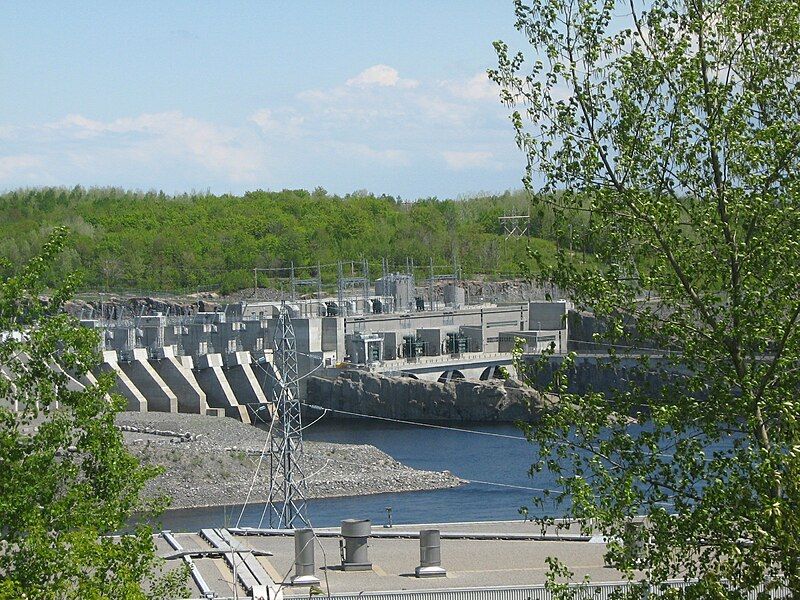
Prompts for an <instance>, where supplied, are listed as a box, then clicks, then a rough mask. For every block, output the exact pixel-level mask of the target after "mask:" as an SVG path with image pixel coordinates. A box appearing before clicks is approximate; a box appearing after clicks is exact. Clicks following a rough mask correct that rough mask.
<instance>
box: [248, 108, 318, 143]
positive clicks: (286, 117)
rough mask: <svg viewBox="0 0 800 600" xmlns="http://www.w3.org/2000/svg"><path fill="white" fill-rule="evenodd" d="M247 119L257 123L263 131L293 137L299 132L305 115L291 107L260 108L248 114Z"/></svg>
mask: <svg viewBox="0 0 800 600" xmlns="http://www.w3.org/2000/svg"><path fill="white" fill-rule="evenodd" d="M249 120H250V121H251V122H253V123H255V124H256V125H258V128H259V129H260V130H261V131H262V132H263V133H269V134H272V135H285V136H290V137H294V136H297V135H299V134H300V133H301V131H300V129H301V127H302V125H303V123H304V122H305V117H303V116H302V115H301V114H300V113H298V112H297V111H296V110H295V109H293V108H288V109H278V110H272V109H269V108H262V109H260V110H257V111H256V112H254V113H253V114H252V115H250V118H249Z"/></svg>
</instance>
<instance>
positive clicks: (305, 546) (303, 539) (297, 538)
mask: <svg viewBox="0 0 800 600" xmlns="http://www.w3.org/2000/svg"><path fill="white" fill-rule="evenodd" d="M318 584H319V579H318V578H317V577H316V575H314V530H313V529H295V531H294V577H292V585H318Z"/></svg>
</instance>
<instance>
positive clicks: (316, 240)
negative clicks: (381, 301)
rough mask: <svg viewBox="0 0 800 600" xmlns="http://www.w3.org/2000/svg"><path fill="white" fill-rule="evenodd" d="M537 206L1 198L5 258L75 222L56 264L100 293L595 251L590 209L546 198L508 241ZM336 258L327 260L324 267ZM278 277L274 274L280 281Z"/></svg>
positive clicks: (270, 195) (280, 197) (516, 199)
mask: <svg viewBox="0 0 800 600" xmlns="http://www.w3.org/2000/svg"><path fill="white" fill-rule="evenodd" d="M509 214H523V215H527V214H529V199H528V197H527V196H526V193H525V192H524V191H516V192H505V193H504V194H500V195H482V196H476V197H471V198H465V199H457V200H439V199H437V198H424V199H419V200H417V201H414V202H403V201H401V200H399V199H397V198H394V197H392V196H386V195H382V196H375V195H373V194H369V193H367V192H356V193H353V194H347V195H344V196H338V195H334V194H329V193H328V192H326V191H325V190H324V189H323V188H316V189H315V190H313V191H307V190H283V191H276V192H273V191H262V190H258V191H253V192H247V193H245V194H243V195H241V196H235V195H229V194H224V195H214V194H211V193H197V192H193V193H191V194H179V195H167V194H165V193H163V192H155V191H152V192H138V191H128V190H122V189H117V188H90V189H85V188H82V187H80V186H78V187H75V188H72V189H68V188H34V189H20V190H14V191H10V192H7V193H5V194H2V195H0V257H1V258H6V259H8V260H9V261H10V262H11V263H12V264H22V263H24V262H25V261H26V260H28V259H29V258H31V257H32V256H34V255H36V253H37V252H38V251H39V250H40V249H41V247H42V245H43V244H44V243H45V242H46V240H47V239H48V237H49V235H50V233H51V232H52V231H53V229H54V228H55V227H58V226H66V227H67V228H68V229H69V231H70V232H71V233H70V238H71V239H70V245H69V248H68V249H67V250H66V251H65V252H63V253H62V255H61V256H60V257H59V259H58V262H57V264H56V266H55V268H54V272H53V273H52V277H53V280H54V281H57V280H58V279H59V278H61V277H63V276H64V275H65V274H66V273H68V272H73V271H77V272H78V273H80V275H81V276H82V281H83V287H84V288H85V289H92V290H112V291H113V290H124V289H138V290H154V291H175V292H179V291H192V290H197V289H203V290H206V289H216V290H220V291H222V292H231V291H235V290H237V289H242V288H246V287H250V286H252V285H253V279H254V277H253V269H256V268H258V269H272V270H273V271H264V272H262V273H261V274H260V276H259V279H260V281H261V282H262V283H264V284H266V285H268V284H269V283H270V282H269V273H270V272H271V273H273V274H274V275H275V276H278V275H281V276H287V275H288V271H281V270H282V269H288V268H289V267H290V266H291V265H292V264H293V265H294V266H295V267H297V268H298V276H314V275H315V274H316V270H317V265H323V267H322V276H323V279H325V280H327V281H334V280H335V277H336V267H335V265H334V263H336V261H338V260H362V259H366V260H367V261H369V264H370V266H371V270H372V274H373V275H374V274H375V273H376V271H377V272H379V271H380V268H381V267H380V265H381V261H382V259H386V260H387V261H388V262H389V264H390V265H392V266H393V267H394V268H398V269H404V268H405V265H406V264H407V262H408V261H413V262H414V264H415V265H417V266H418V271H417V272H418V274H419V275H424V274H425V273H427V272H428V269H429V264H430V261H431V260H432V261H433V263H434V264H435V265H436V266H437V268H442V267H443V266H450V265H453V264H458V267H459V268H460V269H461V272H462V274H463V275H465V276H469V275H474V274H478V273H493V274H499V275H506V276H511V275H515V274H519V273H520V272H521V265H522V264H528V263H529V262H530V261H529V260H528V250H529V249H530V250H531V251H533V252H534V253H536V254H537V255H540V256H542V257H543V258H544V260H545V261H548V260H550V259H551V258H552V257H554V256H555V252H556V248H557V246H558V245H564V246H569V247H573V246H574V247H575V249H576V251H577V250H591V244H590V243H588V238H589V236H588V234H587V231H588V229H587V221H586V217H585V216H583V215H578V216H576V217H571V218H570V220H569V221H568V222H567V221H564V220H563V219H557V218H556V216H555V214H554V212H553V211H552V210H548V209H547V208H546V206H545V207H544V208H542V207H539V208H538V209H537V210H536V212H535V213H533V214H531V215H530V216H531V218H530V222H529V236H527V237H523V238H510V239H506V235H505V234H504V232H503V228H502V226H501V224H500V221H499V217H500V216H503V215H509ZM326 265H327V266H326ZM272 283H276V282H274V281H273V282H272Z"/></svg>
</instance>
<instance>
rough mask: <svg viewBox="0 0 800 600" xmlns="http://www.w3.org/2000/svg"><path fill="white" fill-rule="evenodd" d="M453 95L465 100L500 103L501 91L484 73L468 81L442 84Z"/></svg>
mask: <svg viewBox="0 0 800 600" xmlns="http://www.w3.org/2000/svg"><path fill="white" fill-rule="evenodd" d="M442 85H444V87H445V88H447V89H448V90H449V91H450V93H451V94H453V95H454V96H456V97H457V98H462V99H464V100H492V101H494V102H498V99H499V97H500V90H499V88H498V87H497V85H496V84H495V83H494V82H493V81H492V80H491V79H489V76H488V75H487V74H486V73H484V72H481V73H477V74H475V75H473V76H472V77H470V78H469V79H466V80H461V81H444V82H442Z"/></svg>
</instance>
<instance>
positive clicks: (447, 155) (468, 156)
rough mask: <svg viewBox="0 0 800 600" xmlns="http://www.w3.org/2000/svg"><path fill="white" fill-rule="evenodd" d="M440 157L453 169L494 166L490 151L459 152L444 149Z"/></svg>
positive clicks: (461, 169)
mask: <svg viewBox="0 0 800 600" xmlns="http://www.w3.org/2000/svg"><path fill="white" fill-rule="evenodd" d="M442 158H444V161H445V162H446V163H447V167H448V168H450V169H453V170H454V171H463V170H464V169H475V168H478V169H486V168H492V167H494V166H495V164H494V162H493V160H492V158H493V155H492V153H491V152H480V151H478V152H459V151H456V150H445V151H443V152H442Z"/></svg>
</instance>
